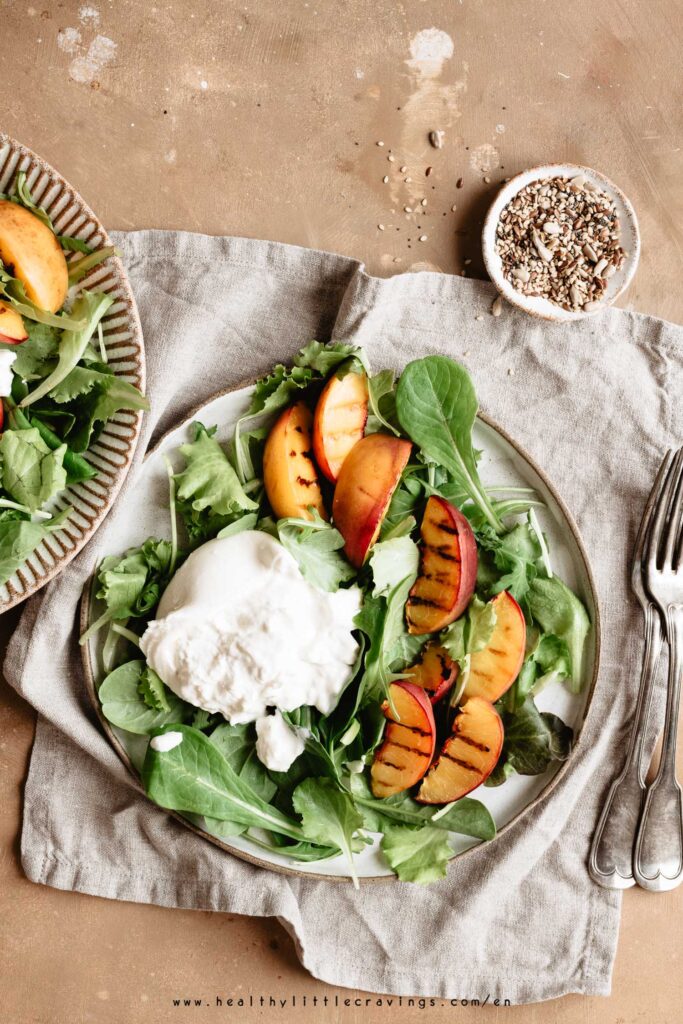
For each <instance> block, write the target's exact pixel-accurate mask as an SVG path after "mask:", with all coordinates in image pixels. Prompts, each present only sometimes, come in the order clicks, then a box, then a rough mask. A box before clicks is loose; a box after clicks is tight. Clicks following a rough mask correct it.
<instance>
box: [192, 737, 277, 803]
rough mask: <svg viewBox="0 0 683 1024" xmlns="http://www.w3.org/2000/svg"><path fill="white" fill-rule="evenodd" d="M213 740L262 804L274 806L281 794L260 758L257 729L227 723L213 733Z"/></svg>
mask: <svg viewBox="0 0 683 1024" xmlns="http://www.w3.org/2000/svg"><path fill="white" fill-rule="evenodd" d="M209 739H210V741H211V742H212V743H213V745H214V746H215V747H217V748H218V750H220V752H221V754H222V755H223V757H224V758H225V759H226V761H228V763H229V764H230V766H231V767H232V768H233V769H234V770H235V771H236V772H237V774H238V775H239V776H240V778H241V779H243V781H244V782H246V784H247V785H248V786H251V788H252V789H253V790H254V792H255V793H258V795H259V796H260V797H261V799H262V800H265V801H266V802H267V803H270V801H271V800H272V799H273V797H274V796H275V793H276V792H277V785H276V783H275V782H273V780H272V779H271V777H270V775H269V774H268V770H267V769H266V768H264V766H263V765H262V764H261V762H260V761H259V759H258V757H257V756H256V730H255V729H254V726H253V725H251V724H247V725H230V724H229V723H228V722H223V723H221V724H220V725H218V726H217V727H216V728H215V729H214V730H213V732H212V733H211V735H210V736H209Z"/></svg>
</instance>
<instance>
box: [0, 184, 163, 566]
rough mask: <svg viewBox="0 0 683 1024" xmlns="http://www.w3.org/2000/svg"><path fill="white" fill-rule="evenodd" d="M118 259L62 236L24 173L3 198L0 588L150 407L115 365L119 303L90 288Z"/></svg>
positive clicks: (60, 522) (0, 198) (59, 522)
mask: <svg viewBox="0 0 683 1024" xmlns="http://www.w3.org/2000/svg"><path fill="white" fill-rule="evenodd" d="M19 211H21V213H19ZM114 252H115V250H114V249H113V248H112V247H104V248H100V249H98V250H96V251H93V250H92V249H91V248H90V247H89V246H88V245H86V244H85V243H84V242H82V241H81V240H80V239H78V238H72V237H69V236H65V235H57V234H56V232H55V229H54V226H53V224H52V222H51V220H50V217H49V216H48V214H47V212H46V211H45V210H44V209H43V208H42V207H41V206H38V205H37V204H36V203H35V202H34V201H33V198H32V196H31V193H30V190H29V188H28V186H27V182H26V175H25V173H24V172H20V173H19V174H18V175H17V178H16V181H15V184H14V188H13V191H12V193H11V194H9V195H0V314H1V315H0V360H2V361H3V366H5V367H7V366H8V365H9V362H10V361H11V387H8V388H7V391H8V393H7V394H4V395H3V396H2V398H0V430H1V431H2V437H1V439H0V585H2V584H4V583H6V582H7V580H9V579H10V577H11V576H12V575H13V573H14V572H15V571H16V570H17V569H18V568H19V567H20V566H21V565H22V564H23V562H24V561H25V560H26V558H27V557H28V556H29V555H30V554H31V552H32V551H33V550H34V549H35V548H36V547H37V546H38V545H39V544H40V543H41V542H42V541H43V540H44V539H45V538H46V537H48V536H49V535H50V533H52V532H53V531H55V530H57V529H59V528H60V527H62V526H63V525H64V522H65V519H66V518H67V517H68V514H69V509H68V508H67V509H65V510H63V511H62V512H59V513H57V514H55V512H54V506H53V505H52V499H53V498H55V496H56V495H58V494H59V493H60V492H61V491H63V490H64V489H65V488H66V487H68V486H69V485H71V484H76V483H82V482H83V481H86V480H90V479H92V478H93V477H95V476H96V475H97V470H96V468H95V466H94V465H93V464H92V462H91V461H89V459H88V457H87V453H88V449H89V447H90V446H91V445H92V443H93V442H94V441H95V440H96V439H97V437H98V435H99V433H100V432H101V430H102V428H103V426H104V424H105V422H106V421H107V420H108V419H109V418H110V417H111V416H113V415H114V414H115V413H116V412H118V411H119V410H122V409H130V410H137V409H147V408H148V403H147V399H146V398H144V397H143V395H142V394H141V393H140V391H139V390H138V389H137V388H136V387H134V386H133V385H132V384H129V383H127V382H126V381H124V380H122V379H121V377H119V376H116V375H115V373H114V371H113V370H112V368H111V366H110V365H109V364H108V362H107V353H106V349H105V346H104V339H103V333H102V320H103V318H104V317H105V316H106V315H107V311H108V310H109V308H110V307H111V305H112V303H113V301H114V299H113V297H112V296H111V295H109V294H106V293H104V292H98V291H89V290H87V289H85V288H83V287H82V286H81V282H82V281H83V279H84V278H85V277H86V276H87V275H88V274H89V273H90V272H91V271H92V270H93V268H94V267H96V266H97V265H98V264H100V263H101V262H102V261H103V260H106V259H107V258H108V257H110V256H111V255H113V254H114ZM38 300H42V301H43V302H44V304H45V305H48V306H50V307H51V308H44V306H43V305H41V302H40V301H38ZM5 373H6V374H7V370H5Z"/></svg>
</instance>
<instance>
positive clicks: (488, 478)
mask: <svg viewBox="0 0 683 1024" xmlns="http://www.w3.org/2000/svg"><path fill="white" fill-rule="evenodd" d="M251 392H252V388H251V387H248V388H242V389H240V390H239V391H233V392H229V393H227V394H222V395H219V396H218V397H216V398H214V399H212V400H211V401H210V402H208V403H207V404H206V405H205V406H203V407H202V408H201V409H200V410H198V411H197V412H196V413H195V414H194V415H193V416H192V417H190V418H189V419H187V420H186V421H185V422H184V423H183V424H181V425H180V426H179V427H177V428H176V429H175V430H172V431H171V432H170V433H169V434H167V435H166V436H165V437H164V438H163V440H162V441H161V442H160V443H159V445H158V446H157V448H156V449H155V450H154V451H153V452H151V453H150V454H149V455H148V457H147V459H146V460H145V464H144V466H143V469H142V472H141V473H140V475H139V477H138V480H137V483H136V485H135V488H134V489H133V491H132V492H130V493H129V494H128V496H127V498H126V505H125V508H124V509H122V510H121V511H120V514H119V516H118V519H117V523H116V527H115V530H114V532H112V533H111V534H110V549H109V550H110V552H111V553H112V554H114V553H118V552H123V551H124V550H125V549H126V548H129V547H134V546H137V545H139V544H140V543H141V542H142V541H143V540H145V539H146V538H147V537H148V536H156V537H170V523H169V515H168V475H167V470H166V464H165V462H164V458H163V457H164V455H166V456H168V457H169V458H171V460H172V461H174V462H175V465H176V468H177V469H180V461H179V460H178V456H177V455H176V454H175V453H176V450H177V448H178V446H179V445H180V444H183V443H184V442H185V441H187V440H188V428H189V425H190V423H191V422H192V421H193V420H195V419H198V420H200V421H201V422H202V423H204V424H205V425H206V426H213V425H214V424H218V432H217V435H216V436H217V438H218V439H219V440H220V441H221V442H223V443H227V442H228V441H229V440H230V439H231V437H232V432H233V426H234V424H235V422H236V420H237V419H238V418H239V417H240V416H241V415H243V414H244V413H245V412H246V410H247V408H248V406H249V401H250V398H251ZM474 445H475V447H476V448H478V449H482V450H483V452H484V456H483V459H482V463H481V475H482V478H483V480H484V482H485V483H486V482H488V483H491V484H496V485H499V486H503V485H507V486H510V485H515V486H524V487H533V488H535V490H536V491H537V492H538V494H539V495H540V497H541V498H542V500H543V501H544V502H545V503H546V506H547V508H546V509H540V510H539V512H540V516H539V518H540V520H541V524H542V526H543V529H544V531H545V532H546V534H547V535H548V538H549V541H550V550H551V552H552V557H553V567H554V569H555V570H556V571H557V573H558V574H559V575H560V576H561V577H562V578H563V579H564V580H565V581H566V582H567V583H568V584H569V586H571V587H572V588H573V589H574V590H575V591H576V592H577V593H578V594H579V595H580V596H581V597H582V599H583V601H584V602H585V604H586V607H587V608H588V612H589V615H590V617H591V621H592V623H593V628H592V629H591V631H590V634H589V637H588V641H587V652H586V658H585V666H584V675H585V679H584V686H583V691H582V693H581V694H580V695H579V696H572V695H571V694H570V693H568V691H567V690H566V689H565V688H564V687H563V686H562V685H561V684H555V685H552V686H549V687H547V688H546V689H544V690H543V691H542V693H541V694H540V695H539V696H538V699H537V703H538V706H539V708H540V709H541V710H542V711H552V712H553V713H554V714H557V715H559V716H560V717H561V718H562V719H563V720H564V721H565V722H566V723H567V724H568V725H570V726H572V728H573V729H574V732H575V739H577V738H578V735H579V733H580V730H581V726H582V724H583V721H584V719H585V716H586V712H587V708H588V705H589V702H590V698H591V695H592V691H593V685H594V681H595V677H596V674H597V666H598V656H599V646H600V627H599V612H598V607H597V598H596V593H595V587H594V584H593V579H592V576H591V571H590V568H589V565H588V561H587V558H586V554H585V551H584V549H583V545H582V543H581V540H580V537H579V535H578V532H577V529H576V526H575V525H574V523H573V522H572V520H571V517H570V516H569V513H568V512H567V510H566V509H565V507H564V505H563V503H562V501H561V499H560V498H559V497H558V496H557V494H556V493H555V491H554V490H553V488H552V486H551V484H550V483H549V481H548V480H547V479H546V478H545V476H544V475H543V474H542V472H541V470H539V469H538V468H537V467H535V466H534V465H533V463H532V461H531V459H530V458H529V457H528V456H526V455H525V454H524V453H523V452H522V451H521V450H520V449H519V448H518V447H517V445H515V444H514V442H513V441H512V440H511V439H510V438H509V437H507V435H505V433H504V432H503V431H502V430H501V429H500V428H499V427H497V426H496V425H494V424H493V423H491V422H489V421H486V420H484V419H483V418H480V419H479V420H477V423H476V424H475V428H474ZM91 589H92V588H91V585H88V586H87V587H86V591H85V593H84V598H83V603H82V607H81V628H82V630H85V629H86V628H87V626H88V625H89V624H90V622H92V621H94V619H95V618H96V617H97V616H98V615H99V614H100V613H101V611H102V610H103V609H102V607H100V606H98V603H97V602H96V601H95V600H92V599H91ZM102 632H104V631H102ZM101 655H102V633H100V634H99V636H96V637H94V638H93V639H92V640H91V641H90V642H89V643H88V644H86V645H85V646H84V647H83V660H84V667H85V671H86V678H87V680H88V684H89V690H90V695H91V699H92V701H93V703H94V706H95V709H96V710H97V712H98V714H99V716H100V720H101V722H102V725H103V727H104V729H105V731H106V733H107V735H108V736H109V738H110V740H111V741H112V743H113V744H114V746H115V748H116V749H117V751H118V753H119V755H120V756H121V757H122V759H123V760H124V762H125V763H126V764H127V765H128V767H129V768H130V769H131V770H132V771H133V773H134V774H136V775H139V768H140V766H141V764H142V760H143V759H144V754H145V749H146V746H147V738H146V737H144V736H132V735H131V734H130V733H125V732H123V731H121V730H119V729H117V728H114V727H112V726H111V725H110V723H109V722H107V720H106V719H105V718H104V717H103V715H102V714H101V709H100V704H99V701H98V699H97V694H96V686H97V685H98V684H99V683H100V682H101V681H102V679H103V678H104V670H103V667H102V658H101ZM570 761H571V758H570V759H569V761H568V762H565V765H563V766H558V767H556V768H555V769H554V770H551V771H548V772H547V773H546V774H545V775H541V776H535V777H524V776H521V775H516V776H514V777H513V778H511V779H509V780H508V781H507V782H505V783H504V784H503V785H502V786H499V787H496V788H487V787H486V786H480V787H479V788H478V789H476V790H474V791H473V792H472V793H471V794H470V796H473V797H476V798H477V799H479V800H481V801H482V803H484V804H486V806H487V807H488V808H489V810H490V811H491V814H492V815H493V818H494V820H495V822H496V825H497V826H498V830H499V834H500V832H501V831H502V830H503V829H504V828H505V827H507V826H509V825H510V824H511V823H512V822H513V821H515V820H516V819H517V818H518V817H519V816H520V814H522V813H523V812H524V811H525V810H528V809H529V808H530V807H531V806H532V805H533V804H534V803H535V802H536V801H537V800H539V799H541V798H542V797H543V796H544V795H546V794H547V793H548V791H549V790H550V788H551V787H552V785H553V783H554V782H556V781H557V778H558V776H559V774H560V773H561V772H562V771H563V770H564V767H565V766H566V764H569V763H570ZM168 813H173V812H168ZM174 816H175V817H177V818H179V820H181V821H183V822H184V824H186V825H188V827H190V828H194V829H195V831H199V832H200V833H201V834H202V835H204V836H206V838H208V839H210V840H211V841H212V842H214V843H216V844H217V845H218V846H221V847H222V848H223V849H225V850H228V851H229V852H231V853H233V854H235V855H236V856H238V857H241V858H243V859H245V860H249V861H251V862H252V863H255V864H259V865H261V866H263V867H269V868H271V869H274V870H277V871H285V872H289V873H292V874H304V875H316V876H318V877H321V876H322V877H325V878H328V879H330V878H331V879H337V880H347V878H348V875H347V868H346V865H345V861H344V858H343V857H338V858H336V859H334V860H325V861H321V862H319V863H317V864H315V863H313V864H295V863H293V862H292V861H291V860H288V859H287V858H285V857H281V856H278V855H277V854H271V853H267V852H264V851H261V850H260V849H259V848H258V847H256V846H255V845H254V844H252V843H250V842H249V840H248V839H244V838H242V837H241V836H238V837H236V838H232V839H228V840H220V839H218V838H217V837H215V836H212V835H211V834H210V833H208V832H206V831H205V830H203V829H202V828H201V822H202V819H200V818H195V817H192V818H189V819H188V818H185V817H184V816H181V815H174ZM492 842H495V840H492ZM478 844H479V840H477V839H471V838H469V837H468V836H461V835H456V834H454V833H452V845H453V850H454V855H455V856H462V855H464V854H465V853H466V851H468V850H469V849H471V848H473V847H475V846H477V845H478ZM355 860H356V867H357V870H358V874H359V877H360V878H361V879H365V880H366V881H378V880H381V879H393V878H394V877H395V876H394V875H393V873H392V872H391V871H390V870H389V868H388V867H387V865H386V864H385V863H384V861H383V859H382V856H381V853H380V852H379V849H378V845H377V844H375V845H374V846H373V847H368V848H367V849H366V850H365V851H364V852H363V853H361V854H359V855H358V856H357V857H356V858H355Z"/></svg>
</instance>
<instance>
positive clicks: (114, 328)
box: [0, 133, 145, 613]
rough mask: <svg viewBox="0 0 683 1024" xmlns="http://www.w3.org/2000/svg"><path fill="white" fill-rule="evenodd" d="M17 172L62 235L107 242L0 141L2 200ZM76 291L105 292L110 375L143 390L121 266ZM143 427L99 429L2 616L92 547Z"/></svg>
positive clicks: (18, 151) (120, 423) (61, 188)
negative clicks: (53, 525) (82, 471)
mask: <svg viewBox="0 0 683 1024" xmlns="http://www.w3.org/2000/svg"><path fill="white" fill-rule="evenodd" d="M19 171H25V172H26V177H27V182H28V186H29V188H30V189H31V192H32V194H33V198H34V200H35V201H36V202H37V203H38V204H39V205H41V206H43V207H44V208H45V209H46V210H47V212H48V214H49V216H50V218H51V219H52V222H53V224H54V225H55V228H56V229H57V231H58V232H59V233H60V234H63V235H73V236H75V237H76V238H80V239H82V240H83V241H84V242H87V243H88V245H90V246H92V247H93V248H96V249H99V248H102V247H103V246H106V245H110V244H111V242H110V240H109V238H108V237H107V233H106V231H105V230H104V228H103V227H102V225H101V224H100V222H99V220H98V219H97V217H96V216H95V214H94V213H93V212H92V210H91V209H90V208H89V207H88V206H86V204H85V203H84V202H83V200H82V199H81V197H80V196H79V195H78V193H77V192H76V191H75V190H74V189H73V188H72V187H71V186H70V185H69V184H68V183H67V182H66V181H64V179H63V178H62V176H61V175H60V174H58V173H57V171H55V170H54V169H53V168H52V167H50V165H49V164H46V163H45V161H44V160H41V159H40V157H38V156H36V155H35V153H32V152H31V150H30V149H26V147H25V146H22V145H20V143H18V142H15V141H14V140H13V139H10V138H9V137H8V136H7V135H3V134H2V133H0V192H6V191H7V190H8V189H9V188H10V187H11V185H12V183H13V182H14V179H15V178H16V175H17V173H18V172H19ZM81 286H82V287H85V288H89V289H96V290H98V291H103V292H107V293H108V294H110V295H113V296H114V299H115V301H114V303H113V305H112V306H111V307H110V308H109V311H108V312H107V315H106V316H105V317H104V318H103V320H102V330H103V334H104V344H105V347H106V350H107V359H108V362H109V365H110V366H111V368H112V370H113V371H114V373H115V374H116V375H117V376H119V377H122V378H123V380H126V381H129V382H130V383H131V384H134V385H135V386H136V387H137V388H139V389H140V390H141V391H142V392H143V393H144V390H145V356H144V350H143V344H142V328H141V327H140V319H139V317H138V311H137V308H136V306H135V299H134V298H133V293H132V292H131V290H130V285H129V284H128V280H127V278H126V273H125V271H124V269H123V266H122V264H121V261H120V260H119V259H118V258H116V257H111V258H110V259H108V260H105V262H104V263H102V264H100V265H99V266H98V267H95V268H94V269H93V271H92V272H91V273H90V274H88V276H87V277H85V278H84V279H83V281H82V282H81ZM141 424H142V413H141V412H119V413H116V415H115V416H113V417H112V418H111V419H110V420H108V421H107V423H106V424H105V426H104V429H103V431H102V433H101V434H100V436H99V438H98V440H97V442H96V443H95V444H93V445H91V447H90V449H89V450H88V451H87V452H86V453H85V458H86V459H87V460H88V461H89V462H90V463H91V464H92V465H93V466H94V467H95V469H96V470H97V476H96V477H94V478H93V479H92V480H88V481H86V482H84V483H80V484H74V485H72V486H71V487H68V488H67V489H66V490H65V491H62V492H61V493H60V494H59V495H58V496H57V497H56V498H55V499H54V500H53V501H52V502H51V503H50V504H48V505H47V506H46V507H47V509H48V510H49V511H51V512H54V513H56V512H59V511H61V510H62V509H64V508H67V507H69V506H70V507H71V509H72V511H71V514H70V516H69V519H68V521H67V523H66V524H65V526H64V528H63V529H62V530H59V531H58V532H56V533H54V534H51V536H50V538H49V540H45V541H43V542H42V543H41V544H40V545H39V546H38V547H37V548H36V550H35V551H34V552H33V554H31V555H30V556H29V558H27V560H26V561H25V562H24V564H23V565H22V566H21V567H20V568H19V569H18V570H17V571H16V572H15V574H14V575H13V576H12V577H11V578H10V579H9V580H8V581H7V583H6V584H5V585H4V586H2V587H0V613H1V612H5V611H7V609H8V608H11V607H12V606H13V605H15V604H19V602H20V601H24V600H25V599H26V598H27V597H30V595H31V594H35V592H36V591H37V590H40V588H41V587H42V586H44V585H45V584H46V583H47V582H48V580H51V579H53V578H54V577H55V576H56V575H57V574H58V573H59V572H61V570H62V569H63V568H64V566H65V565H67V564H68V563H69V562H70V561H71V559H72V558H74V556H75V555H77V554H78V552H79V551H80V550H81V548H83V547H84V545H85V544H87V542H88V541H89V540H90V538H91V537H92V535H93V534H94V533H95V531H96V530H97V528H98V526H99V525H100V523H101V522H102V520H103V519H104V517H105V516H106V514H107V512H108V511H109V509H110V508H111V505H112V502H113V501H114V498H115V497H116V495H117V493H118V491H119V488H120V487H121V484H122V483H123V481H124V479H125V477H126V473H127V472H128V469H129V467H130V464H131V461H132V458H133V454H134V452H135V446H136V444H137V441H138V437H139V434H140V427H141Z"/></svg>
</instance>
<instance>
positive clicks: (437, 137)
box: [427, 129, 446, 149]
mask: <svg viewBox="0 0 683 1024" xmlns="http://www.w3.org/2000/svg"><path fill="white" fill-rule="evenodd" d="M445 135H446V133H445V132H443V131H441V130H440V129H436V130H435V131H431V132H430V133H429V135H428V136H427V138H428V139H429V145H430V146H433V147H434V149H443V140H444V138H445Z"/></svg>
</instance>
